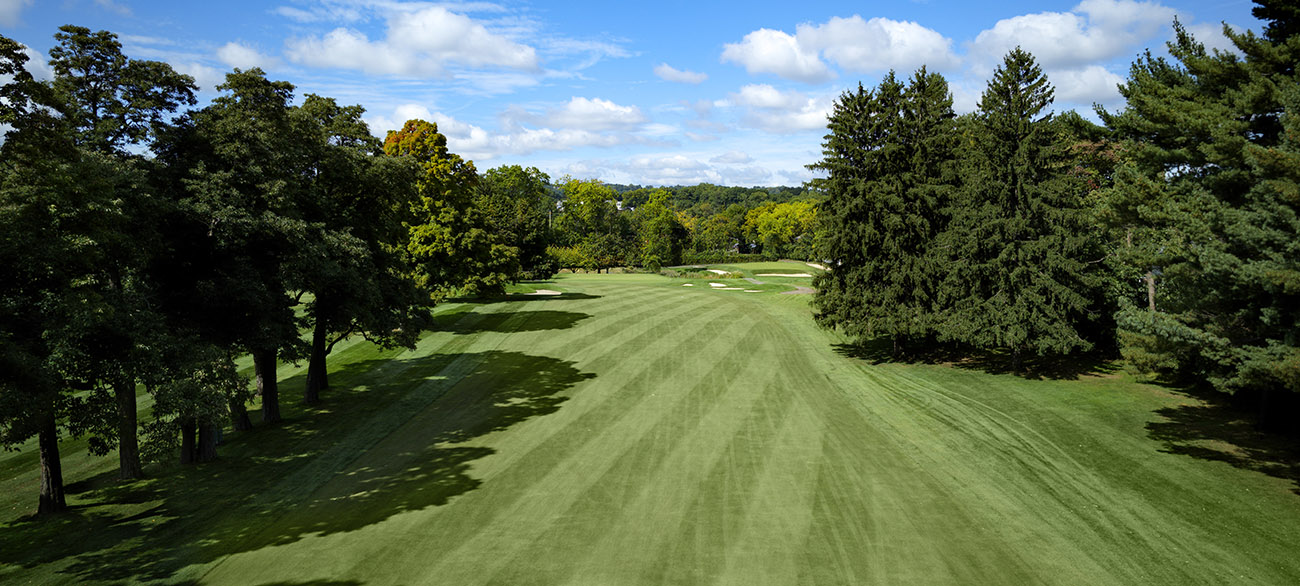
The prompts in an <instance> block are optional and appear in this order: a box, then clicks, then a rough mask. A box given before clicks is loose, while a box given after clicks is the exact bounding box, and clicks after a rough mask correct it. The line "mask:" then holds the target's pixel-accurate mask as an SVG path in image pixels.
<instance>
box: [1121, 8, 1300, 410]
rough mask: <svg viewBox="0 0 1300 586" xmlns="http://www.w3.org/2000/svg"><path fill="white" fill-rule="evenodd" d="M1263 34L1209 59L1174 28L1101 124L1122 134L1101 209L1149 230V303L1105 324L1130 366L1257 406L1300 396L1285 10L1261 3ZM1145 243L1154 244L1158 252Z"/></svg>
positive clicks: (1295, 51)
mask: <svg viewBox="0 0 1300 586" xmlns="http://www.w3.org/2000/svg"><path fill="white" fill-rule="evenodd" d="M1259 4H1260V6H1259V7H1257V8H1256V9H1255V14H1256V16H1260V17H1262V18H1265V19H1268V20H1269V23H1268V24H1267V26H1266V27H1265V32H1264V36H1263V37H1259V36H1257V35H1255V34H1254V33H1253V32H1245V33H1235V32H1232V31H1230V30H1228V31H1225V33H1226V34H1227V35H1228V36H1229V38H1230V39H1231V40H1232V41H1233V44H1234V45H1235V47H1236V49H1237V52H1236V53H1225V52H1219V51H1208V50H1207V49H1206V48H1205V47H1204V46H1203V45H1202V44H1201V43H1198V42H1196V40H1195V39H1194V38H1193V37H1192V36H1191V35H1190V34H1189V33H1187V31H1186V30H1185V29H1184V28H1183V27H1182V26H1181V25H1179V24H1178V23H1177V22H1175V25H1174V26H1175V31H1176V36H1175V40H1174V41H1172V42H1171V43H1169V53H1170V56H1171V57H1172V60H1171V61H1172V62H1171V61H1166V60H1164V59H1161V58H1154V57H1152V56H1151V55H1149V54H1148V55H1146V56H1145V57H1144V58H1143V59H1141V60H1139V61H1138V62H1137V63H1135V64H1134V65H1133V68H1132V70H1131V71H1130V75H1129V79H1128V80H1127V82H1126V83H1125V84H1124V85H1123V86H1121V88H1120V89H1121V93H1122V94H1123V95H1124V96H1125V98H1126V99H1127V102H1128V103H1127V107H1126V109H1125V110H1124V111H1122V112H1120V113H1117V114H1110V113H1107V112H1102V115H1103V120H1104V121H1105V122H1106V124H1107V125H1108V126H1110V127H1111V128H1113V129H1114V130H1115V131H1116V132H1117V133H1118V134H1119V135H1120V136H1121V137H1123V138H1125V139H1127V151H1128V152H1129V153H1131V162H1130V163H1129V167H1128V170H1127V173H1128V174H1129V176H1130V179H1129V180H1128V181H1126V182H1124V183H1121V184H1119V185H1117V187H1116V189H1115V190H1113V193H1112V194H1111V200H1112V202H1113V204H1112V207H1114V208H1116V209H1121V210H1134V211H1135V212H1136V213H1132V214H1129V215H1128V216H1127V217H1126V219H1127V220H1128V221H1129V222H1131V224H1132V225H1133V229H1134V231H1135V232H1136V233H1138V234H1146V235H1149V237H1150V238H1151V240H1152V241H1153V242H1152V243H1151V244H1148V246H1147V247H1148V248H1156V249H1158V250H1159V251H1160V254H1159V255H1158V256H1150V257H1148V258H1143V259H1141V260H1145V261H1147V262H1149V263H1151V264H1152V265H1153V266H1155V267H1156V269H1157V270H1158V272H1159V276H1158V280H1157V281H1156V283H1155V284H1156V285H1157V287H1156V295H1155V303H1154V304H1152V305H1150V306H1148V307H1147V308H1145V309H1146V311H1141V310H1137V309H1135V308H1134V307H1132V305H1133V304H1130V306H1129V307H1127V308H1125V309H1122V310H1121V312H1120V314H1119V316H1118V319H1117V321H1118V322H1119V325H1120V336H1121V340H1122V342H1123V343H1124V351H1125V354H1126V355H1127V356H1129V357H1130V358H1135V357H1136V358H1142V359H1144V360H1142V361H1140V362H1139V363H1138V365H1139V366H1143V367H1146V368H1150V369H1154V370H1164V371H1167V372H1171V373H1173V374H1177V375H1181V376H1184V377H1186V378H1189V379H1193V380H1201V381H1209V382H1210V383H1211V384H1212V385H1214V386H1215V387H1216V388H1218V389H1220V390H1224V391H1228V392H1238V391H1243V390H1244V391H1250V392H1253V393H1259V394H1260V396H1261V397H1262V399H1263V400H1262V401H1261V406H1262V407H1263V412H1264V413H1265V414H1269V413H1271V412H1273V411H1274V410H1273V409H1272V408H1271V406H1270V403H1271V400H1272V399H1273V398H1275V397H1276V396H1277V395H1276V394H1275V393H1274V391H1277V390H1283V389H1285V390H1290V391H1293V392H1295V391H1300V339H1298V338H1300V334H1297V332H1300V261H1298V260H1297V259H1300V244H1298V243H1300V219H1298V218H1300V195H1297V194H1300V173H1297V171H1296V169H1297V168H1300V154H1298V153H1300V139H1298V138H1297V137H1298V136H1300V134H1298V133H1300V122H1297V116H1300V84H1298V83H1297V80H1296V78H1295V62H1296V60H1297V58H1298V57H1300V36H1297V35H1296V34H1295V32H1296V31H1297V30H1300V25H1298V24H1297V19H1296V18H1295V15H1296V10H1295V9H1294V8H1293V7H1290V6H1288V5H1286V4H1285V3H1280V2H1260V3H1259ZM1157 247H1158V248H1157Z"/></svg>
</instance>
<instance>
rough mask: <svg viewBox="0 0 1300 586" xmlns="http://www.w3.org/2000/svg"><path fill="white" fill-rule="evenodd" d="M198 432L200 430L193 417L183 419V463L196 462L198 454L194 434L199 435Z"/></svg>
mask: <svg viewBox="0 0 1300 586" xmlns="http://www.w3.org/2000/svg"><path fill="white" fill-rule="evenodd" d="M197 433H198V430H197V429H196V427H195V423H194V420H193V419H191V418H188V417H187V418H185V419H182V420H181V464H193V463H194V456H195V455H196V452H195V449H194V440H195V437H194V436H195V435H197Z"/></svg>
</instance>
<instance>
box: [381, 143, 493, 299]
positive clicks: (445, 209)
mask: <svg viewBox="0 0 1300 586" xmlns="http://www.w3.org/2000/svg"><path fill="white" fill-rule="evenodd" d="M384 152H385V153H387V154H388V155H389V156H394V157H409V158H410V159H411V160H414V161H416V162H417V163H418V164H419V165H420V169H421V173H420V177H419V178H418V179H417V180H416V182H415V190H416V194H417V198H416V200H415V201H414V203H413V204H412V206H411V214H412V216H411V218H410V219H409V220H408V224H407V228H408V230H409V239H408V241H407V245H406V248H407V252H408V253H409V254H410V255H411V257H412V259H413V262H414V263H415V266H416V270H415V279H416V282H417V283H418V284H419V285H420V286H421V287H423V288H425V290H426V291H428V292H429V294H430V295H432V296H433V297H434V298H435V299H440V298H445V297H447V296H450V295H453V294H469V295H475V294H493V293H499V292H501V291H503V290H504V288H505V285H506V283H508V282H509V281H510V280H511V279H513V278H515V275H517V274H518V272H519V268H518V262H519V260H518V259H519V257H518V249H516V248H514V247H512V246H509V245H507V244H503V243H501V242H498V241H497V240H496V239H495V238H493V236H492V234H491V232H489V231H488V229H487V225H486V222H485V220H484V218H483V214H482V213H481V212H480V211H479V210H478V208H476V207H475V206H474V192H475V189H476V187H477V185H478V174H477V172H476V171H475V170H474V164H473V163H472V162H469V161H465V160H464V159H462V158H461V157H460V155H457V154H455V153H452V152H450V151H449V150H447V137H445V136H443V135H442V134H441V133H439V132H438V126H437V125H436V124H432V123H430V122H425V121H423V120H408V121H407V122H406V124H405V125H403V126H402V129H401V130H397V131H391V132H389V133H388V138H387V139H385V140H384Z"/></svg>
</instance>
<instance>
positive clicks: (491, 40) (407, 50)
mask: <svg viewBox="0 0 1300 586" xmlns="http://www.w3.org/2000/svg"><path fill="white" fill-rule="evenodd" d="M286 44H287V51H286V53H287V55H288V57H289V59H290V60H292V61H294V62H295V63H299V64H302V65H308V66H312V67H322V68H339V69H354V70H358V71H362V72H365V73H369V74H375V75H396V76H404V77H440V76H445V75H446V69H447V67H448V66H457V65H459V66H469V67H504V68H509V69H517V70H527V71H532V70H536V69H537V68H538V58H537V52H536V50H535V49H534V48H532V47H530V46H527V45H522V44H519V43H516V42H514V41H512V40H510V39H508V38H506V37H504V36H502V35H499V34H496V33H493V32H491V31H489V30H488V29H487V28H486V27H485V26H484V25H483V24H482V23H480V22H478V21H475V20H473V19H471V18H469V17H468V16H465V15H463V14H457V13H454V12H451V11H449V10H447V9H446V8H443V7H441V6H433V7H428V8H424V9H421V10H418V11H413V12H406V13H400V14H394V15H393V16H391V17H390V18H389V20H388V26H387V30H386V33H385V37H384V38H383V39H382V40H374V41H372V40H370V39H369V38H368V37H366V35H365V34H363V33H361V32H359V31H356V30H353V29H349V28H337V29H334V30H333V31H331V32H330V33H328V34H326V35H325V36H324V37H308V38H297V39H290V40H289V41H288V42H287V43H286Z"/></svg>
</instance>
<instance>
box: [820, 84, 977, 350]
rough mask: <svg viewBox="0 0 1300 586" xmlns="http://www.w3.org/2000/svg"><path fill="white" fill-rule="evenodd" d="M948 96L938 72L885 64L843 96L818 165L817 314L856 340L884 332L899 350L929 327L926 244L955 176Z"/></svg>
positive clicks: (931, 276) (939, 225) (930, 277)
mask: <svg viewBox="0 0 1300 586" xmlns="http://www.w3.org/2000/svg"><path fill="white" fill-rule="evenodd" d="M952 120H953V113H952V98H951V97H950V96H949V94H948V84H947V82H946V81H945V80H944V79H943V77H942V76H940V75H939V74H935V73H928V72H927V71H926V70H925V69H924V68H922V69H921V70H919V71H917V72H916V74H915V75H914V76H913V77H912V79H911V80H910V81H909V83H908V85H907V86H906V87H905V86H904V85H903V84H902V83H900V82H899V81H898V80H897V79H896V78H895V76H894V74H893V73H892V72H891V73H890V74H889V75H887V76H886V77H885V78H884V80H882V81H881V83H880V85H879V86H878V87H877V88H875V90H874V91H873V92H865V91H863V90H862V88H861V86H859V89H858V92H857V93H856V94H848V93H846V94H845V95H844V96H842V97H841V99H840V102H839V103H838V104H837V107H836V110H835V112H834V113H833V114H832V116H831V119H830V130H831V134H829V135H827V142H826V145H825V148H824V152H825V159H824V160H823V161H821V162H819V163H818V164H816V165H813V168H815V169H823V170H826V171H827V172H828V174H829V176H828V177H827V178H826V179H824V180H821V181H820V182H819V185H818V186H819V187H820V188H821V189H823V190H824V191H825V192H826V194H827V196H828V200H827V202H826V203H824V204H823V206H822V211H821V213H822V218H823V219H822V221H823V226H824V231H825V233H826V240H825V245H824V249H823V251H822V256H823V257H824V258H825V259H827V260H829V261H831V263H832V264H833V265H834V266H835V269H834V270H833V271H830V272H827V273H824V274H822V275H820V276H819V277H818V281H817V285H818V294H817V297H816V298H815V299H814V304H815V305H816V307H817V309H818V320H819V321H820V322H821V323H822V324H824V325H838V326H840V327H841V328H843V329H844V330H845V331H846V332H847V333H849V334H850V335H853V336H855V337H858V338H870V337H875V336H882V335H885V336H890V337H891V338H893V342H894V353H895V354H896V355H897V354H899V353H900V352H901V351H902V350H903V347H904V345H905V343H906V342H907V340H908V339H909V338H919V337H925V336H929V335H930V334H931V332H932V327H933V323H934V320H933V316H934V312H935V309H936V308H935V307H934V295H933V294H934V286H933V285H934V281H935V277H936V273H937V270H936V266H935V263H934V254H933V251H932V244H933V242H934V240H935V237H936V235H937V234H938V233H939V232H940V231H941V230H942V229H943V228H944V225H945V221H944V217H943V215H942V213H941V212H942V210H943V209H944V207H945V205H946V203H947V199H948V196H949V191H950V189H951V185H952V183H953V181H954V177H953V153H954V146H955V135H954V133H953V132H952V129H953V126H952V124H953V123H952Z"/></svg>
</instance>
